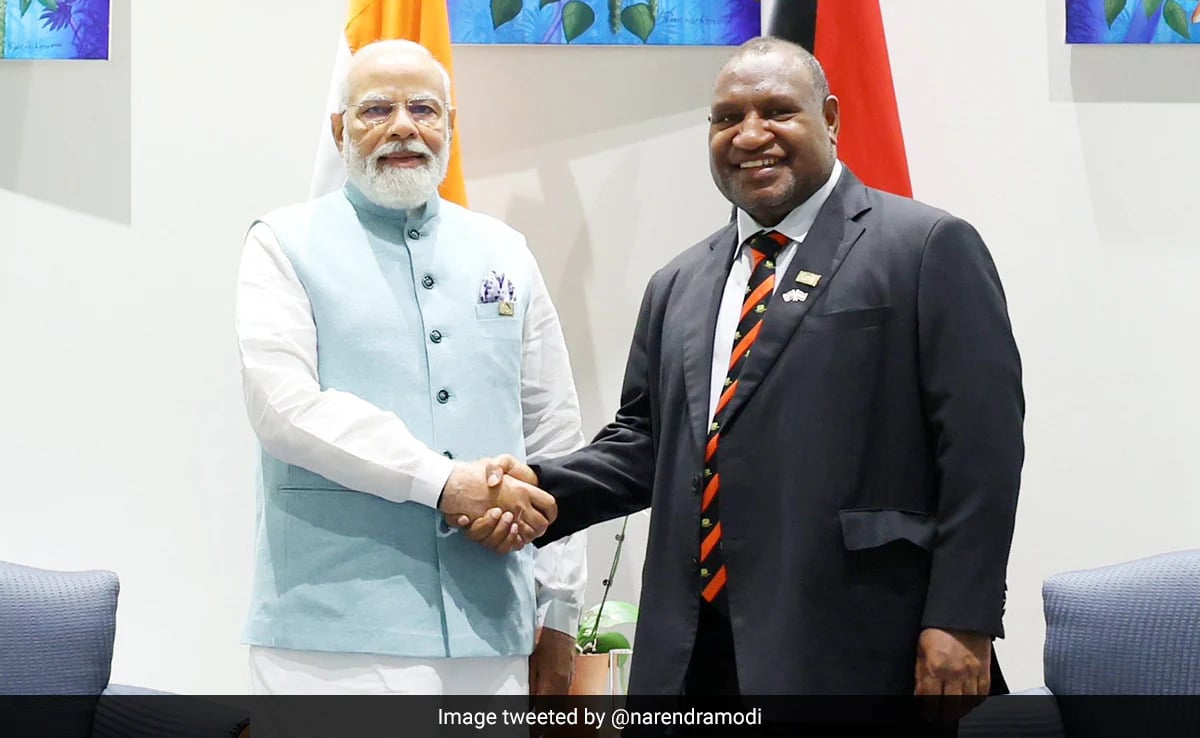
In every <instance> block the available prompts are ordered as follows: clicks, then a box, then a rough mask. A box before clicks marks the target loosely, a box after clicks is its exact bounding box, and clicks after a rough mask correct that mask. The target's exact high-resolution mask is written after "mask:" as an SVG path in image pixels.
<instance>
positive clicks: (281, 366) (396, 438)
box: [235, 224, 587, 650]
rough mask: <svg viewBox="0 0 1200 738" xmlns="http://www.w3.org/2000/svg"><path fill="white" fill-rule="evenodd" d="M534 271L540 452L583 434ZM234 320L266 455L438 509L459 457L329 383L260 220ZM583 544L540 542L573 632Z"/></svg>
mask: <svg viewBox="0 0 1200 738" xmlns="http://www.w3.org/2000/svg"><path fill="white" fill-rule="evenodd" d="M533 271H534V275H535V277H536V279H535V281H534V284H533V285H532V286H531V292H530V299H529V307H528V308H527V311H528V312H527V313H526V316H525V326H524V331H525V332H524V340H523V343H522V357H521V407H522V413H523V416H524V431H525V450H526V455H527V457H528V459H529V460H530V461H531V462H537V461H541V460H546V459H551V458H554V457H556V456H561V455H562V454H565V453H569V452H571V451H574V450H575V449H577V448H579V447H580V446H582V445H583V440H584V439H583V431H582V428H581V422H580V418H579V401H578V398H577V397H576V394H575V383H574V380H573V379H572V377H571V365H570V362H569V359H568V356H567V346H566V341H565V339H564V338H563V333H562V328H561V326H560V325H559V321H558V315H557V313H556V312H555V310H554V305H553V303H552V302H551V300H550V295H549V292H548V291H547V289H546V284H545V282H544V281H543V279H542V276H541V273H540V272H538V270H537V269H536V268H535V269H534V270H533ZM235 325H236V330H237V338H238V348H239V351H240V354H241V360H242V381H243V390H244V394H245V401H246V408H247V410H248V413H249V416H250V423H251V425H252V426H253V428H254V432H255V433H256V434H257V435H258V437H259V439H260V441H261V442H262V444H263V447H264V448H265V449H266V450H267V451H268V452H269V453H271V454H272V455H273V456H275V457H276V458H278V459H280V460H281V461H284V462H286V463H289V464H295V465H298V466H302V467H304V468H306V469H308V470H309V471H312V472H315V473H317V474H320V475H321V476H323V477H326V478H328V479H331V480H333V481H335V482H337V483H339V484H342V485H344V486H346V487H349V488H351V489H355V490H359V491H361V492H365V493H370V494H373V495H377V496H379V497H382V498H384V499H387V500H391V501H393V502H405V501H412V502H417V503H420V504H423V505H428V506H430V507H436V505H437V500H438V496H439V494H440V493H441V490H442V487H443V486H444V485H445V483H446V480H447V479H448V478H449V476H450V472H451V470H452V469H453V468H454V462H452V461H451V460H450V459H447V458H446V457H444V456H442V454H441V453H439V452H438V451H435V450H433V449H431V448H429V447H428V446H426V445H425V444H424V443H422V442H420V441H419V440H417V439H416V438H415V437H414V436H413V435H412V433H410V432H409V430H408V428H407V427H406V426H405V424H404V421H403V420H402V419H401V418H400V417H398V416H397V415H396V414H394V413H392V412H388V411H385V410H382V409H380V408H378V407H376V406H374V405H372V404H371V403H368V402H366V401H365V400H363V399H361V398H359V397H357V396H355V395H353V394H351V393H348V392H343V391H339V390H335V389H326V390H322V389H321V387H320V384H319V381H318V377H317V333H316V326H315V324H314V322H313V316H312V308H311V306H310V304H309V301H308V295H307V293H306V292H305V290H304V286H303V285H302V284H301V282H300V280H299V278H298V277H297V276H296V272H295V270H294V269H293V268H292V265H291V262H290V261H289V260H288V259H287V257H286V256H285V255H284V253H283V250H282V249H281V248H280V245H279V241H278V240H277V239H276V238H275V235H274V233H273V232H272V231H271V230H270V229H269V228H268V227H266V226H265V225H262V224H256V225H255V226H253V227H252V228H251V229H250V232H249V233H248V234H247V236H246V244H245V249H244V252H243V256H242V262H241V269H240V272H239V275H238V284H237V308H236V314H235ZM586 545H587V544H586V533H577V534H575V535H572V536H569V537H567V538H564V539H562V540H561V541H557V542H555V543H552V544H549V545H547V546H544V547H543V548H540V549H538V550H537V551H536V553H535V559H534V577H535V580H536V584H537V602H538V620H537V622H538V624H539V626H544V627H547V628H552V629H554V630H560V631H563V632H565V633H568V634H570V635H572V636H574V635H575V631H576V627H577V622H578V618H579V613H580V610H581V609H582V601H583V591H584V585H585V583H586V578H587V558H586ZM256 650H257V649H256Z"/></svg>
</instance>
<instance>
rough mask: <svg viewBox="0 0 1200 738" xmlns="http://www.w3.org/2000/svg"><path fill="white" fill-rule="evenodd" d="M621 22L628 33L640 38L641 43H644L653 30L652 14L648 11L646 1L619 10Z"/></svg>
mask: <svg viewBox="0 0 1200 738" xmlns="http://www.w3.org/2000/svg"><path fill="white" fill-rule="evenodd" d="M621 23H622V25H624V26H625V27H626V28H628V29H629V32H630V33H632V34H633V35H634V36H637V37H638V38H640V39H641V40H642V43H646V41H647V40H649V38H650V33H651V32H652V31H653V30H654V14H653V13H651V12H650V6H649V5H647V4H646V3H638V4H637V5H630V6H629V7H628V8H625V9H624V10H622V11H621Z"/></svg>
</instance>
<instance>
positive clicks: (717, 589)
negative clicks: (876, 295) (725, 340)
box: [700, 231, 791, 614]
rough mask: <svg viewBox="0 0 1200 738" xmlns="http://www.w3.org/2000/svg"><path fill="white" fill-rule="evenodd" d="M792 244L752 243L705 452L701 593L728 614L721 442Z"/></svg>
mask: <svg viewBox="0 0 1200 738" xmlns="http://www.w3.org/2000/svg"><path fill="white" fill-rule="evenodd" d="M789 243H791V241H790V240H789V239H788V237H787V236H785V235H783V234H782V233H779V232H778V231H760V232H758V233H756V234H755V235H753V236H751V237H750V238H749V239H748V240H747V241H746V246H747V247H749V249H750V257H751V263H752V264H753V265H754V266H753V269H752V270H751V272H750V283H749V284H748V285H746V298H745V300H744V301H743V302H742V312H741V318H740V319H739V320H738V326H737V332H736V333H734V334H733V353H732V355H731V356H730V357H729V371H728V373H727V374H726V376H725V386H724V389H723V390H722V391H721V398H720V400H718V401H717V409H716V413H715V414H714V415H713V420H712V425H710V426H709V428H708V444H707V445H706V447H705V450H704V479H705V487H704V495H703V497H702V498H701V501H700V582H701V586H702V587H703V589H702V590H701V596H702V597H703V598H704V599H705V600H706V601H707V602H711V603H712V604H713V605H715V606H716V607H717V609H719V610H720V611H721V612H723V613H726V614H728V611H729V603H728V602H727V600H726V597H724V592H725V582H726V581H727V580H728V577H729V573H728V572H727V571H726V569H725V563H724V561H723V560H722V557H721V520H720V515H719V509H718V507H719V506H718V504H717V493H718V492H719V490H720V489H721V472H720V468H719V464H718V461H717V447H718V446H719V445H720V443H721V430H722V426H724V424H725V421H726V419H727V415H728V414H727V412H726V410H728V408H729V401H730V400H732V399H733V396H734V394H735V393H736V392H737V387H738V376H739V375H740V374H741V372H742V367H743V366H744V365H745V363H746V357H747V356H749V354H750V347H751V346H753V345H754V341H755V340H756V339H757V338H758V333H759V331H760V330H761V329H762V321H763V317H764V316H765V315H766V313H767V304H768V303H769V302H770V301H771V296H772V295H773V294H774V293H775V257H777V256H778V255H779V251H780V250H781V249H782V248H783V247H784V246H786V245H788V244H789Z"/></svg>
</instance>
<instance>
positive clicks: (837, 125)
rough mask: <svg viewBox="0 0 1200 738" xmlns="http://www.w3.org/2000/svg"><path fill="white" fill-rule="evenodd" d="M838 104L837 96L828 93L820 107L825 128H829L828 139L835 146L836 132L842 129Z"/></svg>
mask: <svg viewBox="0 0 1200 738" xmlns="http://www.w3.org/2000/svg"><path fill="white" fill-rule="evenodd" d="M840 105H841V103H839V102H838V99H837V97H835V96H833V95H830V96H829V97H827V98H825V104H824V106H822V109H821V112H822V113H823V114H824V116H825V128H827V129H828V130H829V141H830V143H832V144H833V145H835V146H836V145H837V141H838V132H839V131H841V130H842V117H841V112H840Z"/></svg>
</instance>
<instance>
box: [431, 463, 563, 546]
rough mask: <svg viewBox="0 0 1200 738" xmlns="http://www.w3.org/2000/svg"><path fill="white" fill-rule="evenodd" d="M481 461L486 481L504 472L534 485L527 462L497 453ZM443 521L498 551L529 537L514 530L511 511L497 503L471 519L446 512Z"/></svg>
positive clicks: (479, 542)
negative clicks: (503, 508)
mask: <svg viewBox="0 0 1200 738" xmlns="http://www.w3.org/2000/svg"><path fill="white" fill-rule="evenodd" d="M485 461H486V462H487V463H486V465H485V473H486V474H487V477H488V479H489V481H490V480H494V479H495V478H496V475H497V474H500V475H507V476H505V479H506V480H507V479H509V478H512V479H513V481H514V482H522V483H524V484H526V485H531V486H533V487H534V488H536V487H537V484H538V478H537V475H536V474H534V473H533V470H532V469H530V468H529V467H528V466H527V465H525V464H522V463H520V462H518V461H517V460H516V459H514V458H513V457H511V456H497V457H495V458H492V459H485ZM539 491H540V490H539ZM551 499H553V498H551ZM555 515H557V508H556V509H555ZM553 520H554V518H553V517H551V518H550V522H553ZM446 523H447V524H448V525H452V526H457V527H459V528H462V529H463V533H464V535H466V536H467V538H469V539H471V540H472V541H475V542H476V543H478V544H480V545H482V546H484V547H485V548H490V549H491V550H493V551H495V552H496V553H499V554H507V553H510V552H512V551H520V550H521V549H522V548H524V547H525V544H526V543H529V542H530V541H531V540H533V539H532V538H531V537H529V536H528V535H526V534H524V533H523V532H521V531H518V528H517V525H516V524H513V523H512V514H511V513H507V512H504V511H503V510H501V509H500V508H499V507H493V508H491V509H489V510H488V511H487V512H486V513H485V514H484V515H481V516H479V517H477V518H474V519H472V518H471V517H470V516H468V515H455V514H450V513H447V514H446ZM543 532H544V531H543ZM538 535H541V533H538Z"/></svg>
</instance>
